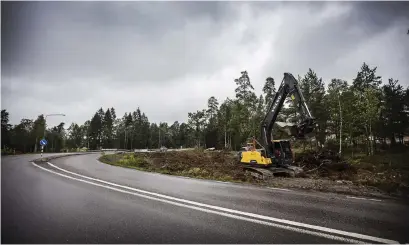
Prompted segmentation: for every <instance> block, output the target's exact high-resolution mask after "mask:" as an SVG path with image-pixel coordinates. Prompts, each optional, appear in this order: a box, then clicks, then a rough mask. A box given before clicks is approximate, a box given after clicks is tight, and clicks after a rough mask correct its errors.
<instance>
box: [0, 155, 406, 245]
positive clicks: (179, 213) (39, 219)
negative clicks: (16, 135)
mask: <svg viewBox="0 0 409 245" xmlns="http://www.w3.org/2000/svg"><path fill="white" fill-rule="evenodd" d="M38 157H39V156H38V155H21V156H6V157H2V158H1V202H2V207H1V229H2V230H1V231H2V232H1V234H2V235H1V239H2V240H1V242H2V243H247V244H248V243H309V244H311V243H325V244H328V243H332V244H333V243H358V242H364V243H397V242H399V243H408V242H409V234H408V231H409V224H408V223H407V222H406V221H407V217H409V209H408V207H409V206H408V205H407V204H405V203H403V202H400V201H395V200H380V199H375V200H368V199H355V198H350V197H347V196H346V195H336V194H325V193H315V192H302V191H294V190H280V189H267V188H258V187H251V186H247V185H238V184H230V183H220V182H215V181H205V180H194V179H189V178H183V177H174V176H166V175H161V174H154V173H145V172H140V171H136V170H132V169H124V168H120V167H115V166H110V165H106V164H103V163H100V162H98V161H97V160H96V158H97V157H98V154H91V155H82V156H70V157H63V158H58V159H54V160H52V161H51V164H52V165H50V164H47V163H43V164H38V165H34V164H33V163H31V162H30V161H32V160H33V159H35V158H38Z"/></svg>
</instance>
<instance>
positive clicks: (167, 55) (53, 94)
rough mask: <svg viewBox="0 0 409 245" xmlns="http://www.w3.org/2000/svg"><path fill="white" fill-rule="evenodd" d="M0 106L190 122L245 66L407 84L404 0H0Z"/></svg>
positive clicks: (258, 79) (24, 113)
mask: <svg viewBox="0 0 409 245" xmlns="http://www.w3.org/2000/svg"><path fill="white" fill-rule="evenodd" d="M1 6H2V10H1V27H2V33H1V36H2V39H1V54H2V64H1V69H2V73H1V80H2V81H1V83H2V84H1V103H2V104H1V108H2V109H7V110H8V111H9V112H10V120H11V123H12V124H16V123H18V122H19V121H20V120H21V119H22V118H30V119H35V118H36V117H37V115H39V114H43V113H44V114H50V113H65V114H66V115H67V116H66V117H65V118H56V117H55V118H50V119H49V120H48V123H49V124H51V125H55V124H57V123H58V122H59V121H61V120H62V121H64V122H65V123H66V124H67V126H68V125H69V124H70V123H71V122H77V123H81V124H82V123H83V122H84V121H86V120H88V119H90V118H91V117H92V115H93V114H94V113H95V111H96V110H97V109H98V108H100V107H103V108H104V109H106V108H108V107H114V108H115V109H116V112H117V115H118V116H119V117H122V116H123V114H124V113H125V112H129V111H134V110H135V109H136V108H137V107H138V106H139V107H140V108H141V110H142V111H143V112H145V113H146V114H147V116H148V118H149V120H150V121H153V122H159V121H166V122H168V123H172V122H173V121H176V120H178V121H179V122H181V121H185V120H187V113H188V112H192V111H196V110H198V109H202V108H205V107H206V106H207V99H208V98H209V97H210V96H212V95H214V96H215V97H216V98H217V99H218V100H219V101H220V102H221V101H223V100H224V99H225V98H226V97H227V96H229V97H234V88H235V84H234V81H233V80H234V78H235V77H238V76H239V75H240V71H242V70H247V71H248V72H249V75H250V77H251V79H252V83H253V85H254V87H255V89H256V92H257V94H258V95H259V94H260V92H261V88H262V86H263V84H264V82H265V78H266V77H268V76H272V77H273V78H274V79H275V80H276V81H278V82H279V81H281V79H282V77H283V73H284V72H291V73H293V74H294V75H295V76H297V75H298V74H300V75H303V74H305V73H306V72H307V71H308V68H312V69H313V70H315V71H316V72H317V74H318V75H319V76H320V77H322V78H323V79H324V81H326V82H327V81H329V80H330V79H331V78H342V79H347V80H348V81H351V79H352V78H354V76H355V75H356V73H357V71H358V70H359V68H360V66H361V64H362V63H363V62H364V61H365V62H367V63H368V64H369V65H370V66H378V72H379V75H381V76H382V77H383V78H384V81H387V78H389V77H393V78H395V79H399V80H400V82H401V84H403V85H404V86H405V87H406V86H408V85H409V35H407V32H408V29H409V14H408V13H409V4H408V2H397V3H388V2H327V3H322V2H321V3H320V2H310V3H308V2H298V3H296V2H267V3H261V2H248V3H246V2H122V3H119V2H118V3H117V2H25V3H22V2H14V3H12V2H2V3H1Z"/></svg>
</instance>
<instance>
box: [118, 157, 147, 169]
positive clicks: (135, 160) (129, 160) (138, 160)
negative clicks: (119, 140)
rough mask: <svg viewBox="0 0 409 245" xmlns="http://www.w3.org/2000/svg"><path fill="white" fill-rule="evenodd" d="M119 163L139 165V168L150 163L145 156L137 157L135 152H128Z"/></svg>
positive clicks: (132, 165)
mask: <svg viewBox="0 0 409 245" xmlns="http://www.w3.org/2000/svg"><path fill="white" fill-rule="evenodd" d="M118 163H119V164H120V165H125V166H131V167H137V168H143V167H146V166H147V165H148V163H147V162H146V161H145V159H144V158H142V157H136V156H135V155H134V154H126V155H124V156H123V157H122V158H121V159H120V160H119V161H118Z"/></svg>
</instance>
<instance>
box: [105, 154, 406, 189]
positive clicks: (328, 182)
mask: <svg viewBox="0 0 409 245" xmlns="http://www.w3.org/2000/svg"><path fill="white" fill-rule="evenodd" d="M100 160H101V161H103V162H106V163H109V164H114V165H120V166H125V167H131V168H136V169H139V170H144V171H152V172H159V173H164V174H171V175H181V176H189V177H194V178H202V179H214V180H222V181H232V182H247V183H252V184H257V185H266V186H272V187H279V188H297V189H307V190H317V191H329V192H338V193H346V194H356V195H366V196H385V195H395V196H408V193H409V191H408V190H409V188H408V185H407V183H408V178H407V176H408V174H407V173H408V172H405V171H402V169H397V168H394V167H392V166H387V167H385V166H383V165H382V164H381V165H382V166H378V165H379V164H375V165H374V164H368V163H367V162H365V161H364V162H356V161H355V162H354V161H353V160H343V159H340V158H339V157H337V156H336V154H334V153H332V152H330V151H320V152H317V151H309V152H304V153H300V154H297V155H296V161H295V165H297V166H300V167H302V168H303V169H304V171H305V172H304V174H303V175H301V176H297V177H296V178H279V177H276V178H273V179H271V180H270V181H268V182H263V181H260V180H256V179H254V178H253V177H251V176H249V175H246V174H245V171H244V170H243V167H242V166H241V165H239V164H238V157H237V154H235V153H232V152H227V151H209V152H205V151H200V150H193V151H181V152H173V151H169V152H148V153H134V154H123V155H120V154H114V155H105V156H103V157H101V159H100Z"/></svg>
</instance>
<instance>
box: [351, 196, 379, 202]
mask: <svg viewBox="0 0 409 245" xmlns="http://www.w3.org/2000/svg"><path fill="white" fill-rule="evenodd" d="M347 198H352V199H359V200H371V201H376V202H382V200H379V199H373V198H364V197H353V196H347Z"/></svg>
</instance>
